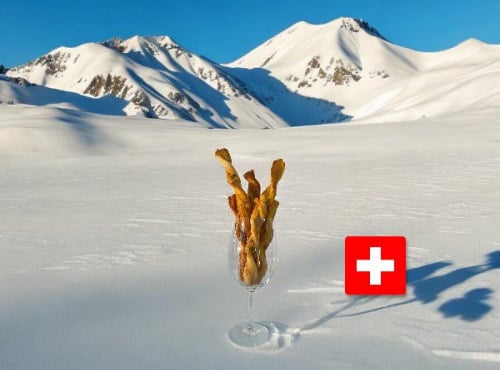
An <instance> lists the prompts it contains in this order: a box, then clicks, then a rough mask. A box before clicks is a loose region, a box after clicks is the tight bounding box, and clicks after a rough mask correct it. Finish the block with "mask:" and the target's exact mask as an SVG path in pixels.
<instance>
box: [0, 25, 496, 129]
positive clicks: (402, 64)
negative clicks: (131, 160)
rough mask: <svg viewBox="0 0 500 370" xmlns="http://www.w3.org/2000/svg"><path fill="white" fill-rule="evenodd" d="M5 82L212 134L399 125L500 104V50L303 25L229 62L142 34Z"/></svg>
mask: <svg viewBox="0 0 500 370" xmlns="http://www.w3.org/2000/svg"><path fill="white" fill-rule="evenodd" d="M7 75H8V76H10V77H12V78H23V79H26V80H27V81H29V82H31V83H34V84H38V85H43V86H46V87H50V88H53V89H59V90H64V91H70V92H73V93H78V94H81V95H86V96H88V97H91V98H102V97H105V96H109V95H111V96H114V97H115V98H116V99H114V100H108V101H109V102H112V101H115V102H116V103H117V106H118V107H119V109H118V110H119V113H121V114H127V115H136V114H143V115H145V116H148V117H157V118H164V119H185V120H191V121H198V122H201V123H202V124H204V125H209V126H212V127H260V128H262V127H279V126H284V125H287V124H288V125H306V124H318V123H326V122H339V121H344V120H349V119H356V120H360V119H362V120H365V121H381V120H384V121H397V120H409V119H417V118H421V117H429V116H436V115H441V114H446V113H454V112H462V111H465V110H470V109H485V108H490V107H494V108H496V107H498V106H500V99H499V97H500V46H496V45H488V44H484V43H482V42H480V41H478V40H473V39H470V40H467V41H465V42H463V43H461V44H459V45H457V46H456V47H454V48H451V49H449V50H445V51H440V52H433V53H424V52H418V51H414V50H410V49H407V48H404V47H401V46H397V45H394V44H392V43H391V42H389V41H387V40H386V39H385V38H384V37H383V36H382V35H381V34H380V33H379V32H378V31H377V30H376V29H375V28H373V27H372V26H370V25H369V24H368V23H367V22H365V21H363V20H359V19H352V18H339V19H336V20H333V21H331V22H329V23H326V24H321V25H312V24H309V23H306V22H299V23H297V24H294V25H293V26H291V27H290V28H288V29H286V30H284V31H283V32H281V33H279V34H278V35H276V36H274V37H273V38H271V39H270V40H268V41H266V42H265V43H263V44H262V45H260V46H258V47H257V48H255V49H254V50H252V51H250V52H249V53H248V54H246V55H245V56H243V57H241V58H240V59H238V60H236V61H234V62H232V63H229V64H227V65H219V64H217V63H215V62H212V61H210V60H208V59H207V58H204V57H200V56H197V55H195V54H193V53H192V52H190V51H188V50H186V49H185V48H183V47H181V46H180V45H179V44H177V43H176V42H175V41H173V40H172V39H171V38H169V37H167V36H161V37H139V36H135V37H132V38H129V39H126V40H122V39H118V38H115V39H112V40H109V41H106V42H103V43H88V44H83V45H80V46H78V47H75V48H63V47H62V48H58V49H56V50H54V51H52V52H50V53H49V54H47V55H44V56H42V57H40V58H38V59H36V60H34V61H32V62H29V63H27V64H25V65H22V66H19V67H14V68H11V69H10V70H9V71H8V72H7ZM26 89H28V88H26ZM4 90H5V88H4ZM21 90H24V88H23V89H21ZM24 94H25V95H29V94H28V93H24ZM35 100H36V99H35ZM77 105H78V104H77ZM85 105H86V106H87V105H88V104H85ZM91 108H92V109H94V108H95V107H91ZM92 109H90V111H93V110H92ZM97 110H98V111H99V112H100V111H101V110H102V109H100V108H98V109H97ZM114 110H116V109H114V108H113V109H110V111H114Z"/></svg>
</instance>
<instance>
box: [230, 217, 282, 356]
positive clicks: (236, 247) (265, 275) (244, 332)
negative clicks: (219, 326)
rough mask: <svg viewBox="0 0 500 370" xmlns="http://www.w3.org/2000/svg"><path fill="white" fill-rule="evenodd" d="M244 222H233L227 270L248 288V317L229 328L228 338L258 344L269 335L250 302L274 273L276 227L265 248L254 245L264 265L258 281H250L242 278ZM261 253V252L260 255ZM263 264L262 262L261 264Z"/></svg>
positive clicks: (236, 342)
mask: <svg viewBox="0 0 500 370" xmlns="http://www.w3.org/2000/svg"><path fill="white" fill-rule="evenodd" d="M243 234H244V226H239V225H238V223H235V224H234V227H233V230H232V235H231V241H230V243H229V270H230V271H231V274H232V275H233V278H234V279H235V280H236V281H237V282H238V283H239V284H240V285H241V286H242V287H243V288H245V289H246V290H247V291H248V320H247V321H246V322H241V323H239V324H236V325H235V326H234V327H233V328H232V329H231V330H230V331H229V338H230V339H231V341H232V342H233V343H234V344H237V345H239V346H242V347H258V346H260V345H262V344H264V343H266V342H267V341H268V340H269V338H270V332H269V329H268V328H267V327H266V326H264V325H262V324H259V323H257V322H255V321H254V320H253V316H252V306H253V299H254V295H255V291H256V290H257V289H259V288H261V287H263V286H264V285H266V284H267V283H268V282H269V280H270V279H271V277H272V275H273V274H274V269H275V267H276V263H277V261H278V254H277V243H276V231H273V237H272V239H271V242H270V243H269V245H268V246H267V248H266V249H265V252H264V251H259V248H256V249H255V250H254V251H253V253H254V255H255V258H256V260H257V261H260V264H266V267H267V268H264V269H262V270H261V273H260V276H259V278H258V279H257V281H255V282H253V283H247V282H245V279H244V278H243V277H242V273H241V263H242V261H241V258H242V254H241V253H242V250H243V249H244V248H245V242H246V240H245V237H244V235H243ZM262 254H264V256H262ZM262 267H264V266H262Z"/></svg>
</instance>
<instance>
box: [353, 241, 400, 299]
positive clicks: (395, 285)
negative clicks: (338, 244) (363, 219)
mask: <svg viewBox="0 0 500 370" xmlns="http://www.w3.org/2000/svg"><path fill="white" fill-rule="evenodd" d="M345 292H346V294H363V295H386V294H387V295H401V294H405V293H406V238H405V237H404V236H348V237H346V238H345Z"/></svg>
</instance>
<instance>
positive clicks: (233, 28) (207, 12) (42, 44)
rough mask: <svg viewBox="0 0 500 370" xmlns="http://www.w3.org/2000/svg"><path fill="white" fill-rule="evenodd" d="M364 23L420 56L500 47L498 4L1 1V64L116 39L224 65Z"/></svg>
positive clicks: (488, 0) (487, 0) (459, 0)
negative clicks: (263, 47) (164, 39)
mask: <svg viewBox="0 0 500 370" xmlns="http://www.w3.org/2000/svg"><path fill="white" fill-rule="evenodd" d="M341 16H349V17H355V18H363V19H365V20H367V21H368V22H369V23H370V24H371V25H372V26H374V27H375V28H376V29H378V31H379V32H380V33H382V35H384V36H385V37H386V38H387V39H389V40H390V41H392V42H394V43H396V44H399V45H403V46H406V47H410V48H413V49H417V50H423V51H433V50H440V49H445V48H449V47H452V46H454V45H456V44H457V43H459V42H460V41H463V40H465V39H467V38H470V37H474V38H478V39H480V40H482V41H485V42H489V43H496V44H500V28H499V27H497V22H498V19H500V0H476V1H469V0H442V1H440V0H434V1H432V0H420V1H404V0H399V1H396V0H385V1H384V0H358V1H356V0H344V1H335V0H330V1H328V0H306V1H295V0H287V1H273V0H267V1H266V0H252V1H236V0H233V1H216V0H213V1H189V0H184V1H183V0H176V1H150V0H137V1H128V0H122V1H117V0H100V1H98V0H85V1H81V0H70V1H54V0H45V1H37V0H32V1H25V0H5V1H2V4H1V5H0V32H1V33H0V35H1V37H0V64H4V65H6V66H14V65H18V64H21V63H24V62H27V61H29V60H31V59H33V58H36V57H38V56H41V55H42V54H44V53H46V52H48V51H50V50H52V49H54V48H56V47H58V46H76V45H79V44H81V43H84V42H89V41H103V40H106V39H109V38H111V37H114V36H119V37H129V36H132V35H136V34H140V35H169V36H171V37H172V38H174V39H175V40H177V41H178V42H179V43H180V44H181V45H183V46H184V47H186V48H188V49H190V50H191V51H193V52H195V53H197V54H201V55H204V56H207V57H209V58H211V59H213V60H215V61H217V62H229V61H232V60H234V59H236V58H237V57H239V56H241V55H243V54H244V53H246V52H247V51H249V50H251V49H252V48H254V47H256V46H257V45H259V44H260V43H262V42H263V41H265V40H267V39H268V38H270V37H271V36H273V35H275V34H276V33H278V32H280V31H281V30H283V29H284V28H286V27H288V26H290V25H291V24H293V23H295V22H297V21H299V20H305V21H307V22H310V23H325V22H328V21H330V20H332V19H334V18H338V17H341Z"/></svg>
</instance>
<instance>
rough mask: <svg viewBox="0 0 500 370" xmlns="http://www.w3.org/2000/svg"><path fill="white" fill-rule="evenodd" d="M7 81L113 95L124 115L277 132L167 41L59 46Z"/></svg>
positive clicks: (234, 88) (227, 82)
mask: <svg viewBox="0 0 500 370" xmlns="http://www.w3.org/2000/svg"><path fill="white" fill-rule="evenodd" d="M7 75H8V76H11V77H21V78H25V79H26V80H28V81H29V82H31V83H35V84H40V85H44V86H47V87H52V88H56V89H61V90H67V91H72V92H76V93H80V94H85V95H88V96H94V97H102V96H105V95H114V96H116V97H118V98H120V99H122V100H124V101H125V102H126V103H127V105H126V107H125V108H124V111H125V112H126V113H127V114H128V115H137V114H141V115H145V116H148V117H158V118H165V119H185V120H191V121H200V122H205V123H207V124H210V125H211V126H213V127H240V125H241V121H245V122H246V125H247V126H248V127H256V128H262V127H279V126H283V125H284V122H283V121H282V120H281V119H280V118H279V117H277V116H276V115H274V114H273V113H272V112H271V111H270V110H269V109H267V108H266V107H265V106H264V105H262V104H261V103H259V101H258V100H256V99H255V98H254V97H253V96H251V95H250V94H248V93H247V91H246V89H245V86H244V85H241V84H239V83H238V81H236V80H235V79H233V78H232V77H231V76H229V75H227V74H226V73H224V72H223V71H222V70H221V69H220V68H219V67H218V65H217V64H215V63H212V62H210V61H209V60H207V59H205V58H202V57H199V56H197V55H194V54H193V53H191V52H189V51H187V50H185V49H183V48H182V47H181V46H180V45H178V44H177V43H175V42H174V41H173V40H172V39H170V38H169V37H167V36H161V37H139V36H134V37H131V38H129V39H127V40H121V39H113V40H110V41H107V42H104V43H88V44H83V45H80V46H78V47H74V48H66V47H61V48H58V49H56V50H54V51H52V52H50V53H49V54H47V55H44V56H42V57H40V58H38V59H36V60H34V61H31V62H29V63H27V64H25V65H22V66H19V67H15V68H11V69H10V70H9V71H8V72H7Z"/></svg>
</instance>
